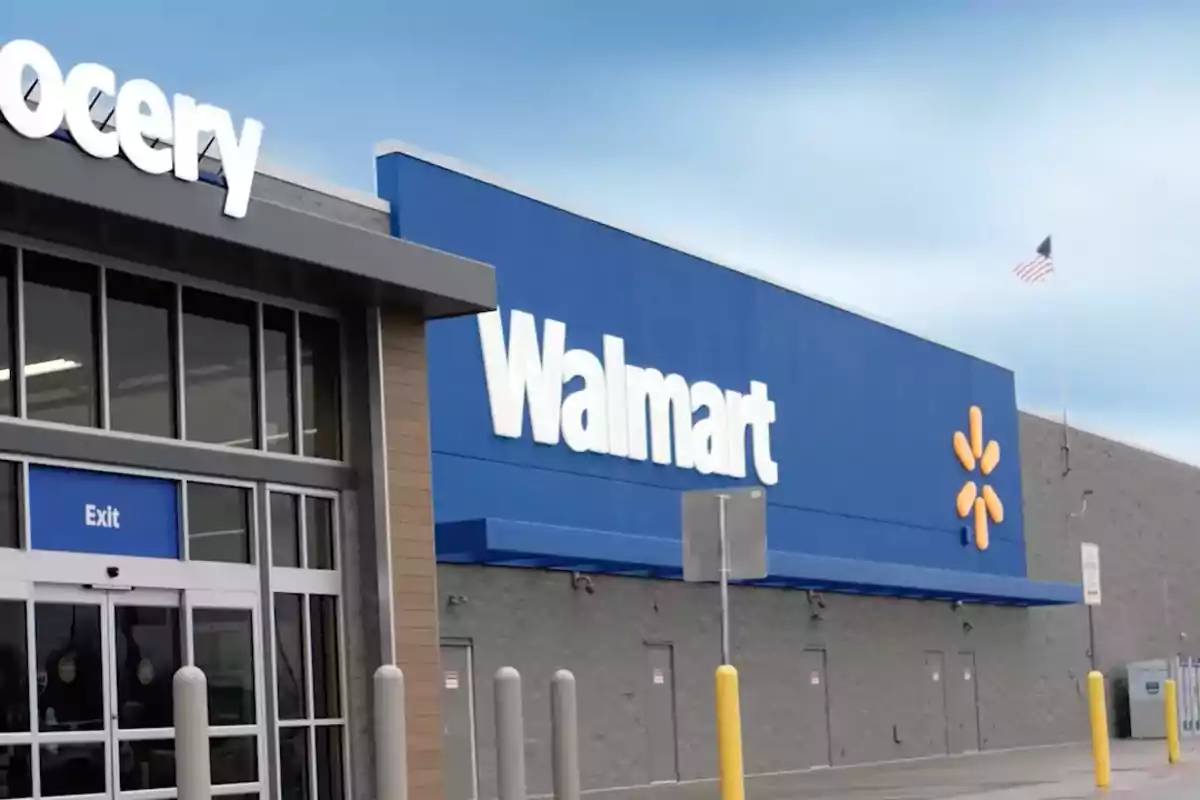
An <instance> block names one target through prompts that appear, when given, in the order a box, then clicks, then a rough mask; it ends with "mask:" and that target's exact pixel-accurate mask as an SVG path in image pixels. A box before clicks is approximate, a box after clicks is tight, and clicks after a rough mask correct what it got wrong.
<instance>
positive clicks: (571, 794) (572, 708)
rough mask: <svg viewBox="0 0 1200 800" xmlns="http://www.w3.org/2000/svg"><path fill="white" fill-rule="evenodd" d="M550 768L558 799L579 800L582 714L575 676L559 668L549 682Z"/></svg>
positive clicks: (555, 796)
mask: <svg viewBox="0 0 1200 800" xmlns="http://www.w3.org/2000/svg"><path fill="white" fill-rule="evenodd" d="M550 727H551V734H550V736H551V741H552V742H553V745H552V749H551V753H550V757H551V758H550V767H551V771H552V772H553V773H554V798H555V800H579V713H578V709H577V708H576V705H575V676H574V675H572V674H571V671H570V670H566V669H560V670H559V671H558V672H556V673H554V680H552V681H551V682H550Z"/></svg>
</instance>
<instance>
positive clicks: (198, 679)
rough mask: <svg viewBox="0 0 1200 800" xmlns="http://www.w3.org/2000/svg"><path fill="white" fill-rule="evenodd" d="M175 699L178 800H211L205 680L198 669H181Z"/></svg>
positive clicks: (175, 687)
mask: <svg viewBox="0 0 1200 800" xmlns="http://www.w3.org/2000/svg"><path fill="white" fill-rule="evenodd" d="M171 690H172V692H173V693H174V696H175V780H176V782H177V783H178V785H179V800H211V798H212V771H211V766H210V764H209V753H208V680H207V679H206V678H205V677H204V673H203V672H201V671H200V669H199V668H198V667H180V668H179V669H178V670H177V671H176V672H175V678H174V679H173V681H172V687H171Z"/></svg>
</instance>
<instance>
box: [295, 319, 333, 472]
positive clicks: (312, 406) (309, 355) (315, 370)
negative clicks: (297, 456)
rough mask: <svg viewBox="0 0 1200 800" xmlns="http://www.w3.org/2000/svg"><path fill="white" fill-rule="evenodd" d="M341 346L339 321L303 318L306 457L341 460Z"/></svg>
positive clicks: (301, 399)
mask: <svg viewBox="0 0 1200 800" xmlns="http://www.w3.org/2000/svg"><path fill="white" fill-rule="evenodd" d="M340 352H341V344H340V342H339V339H338V324H337V321H336V320H332V319H327V318H325V317H314V316H310V315H308V314H301V315H300V362H301V371H300V407H301V410H302V412H303V414H304V455H306V456H316V457H318V458H341V457H342V453H341V447H342V442H341V422H342V421H341V401H340V397H339V394H340V392H341V371H340V368H339V362H340V356H339V353H340Z"/></svg>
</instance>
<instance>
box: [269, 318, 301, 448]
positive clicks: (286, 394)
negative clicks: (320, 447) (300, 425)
mask: <svg viewBox="0 0 1200 800" xmlns="http://www.w3.org/2000/svg"><path fill="white" fill-rule="evenodd" d="M294 318H295V314H294V313H293V312H291V311H284V310H283V309H279V308H272V307H271V306H266V307H264V308H263V371H264V373H265V376H266V394H267V431H266V435H267V449H268V450H270V451H271V452H273V453H294V452H296V444H295V439H294V438H293V436H292V433H293V431H294V429H295V427H296V418H295V413H294V410H295V407H294V406H293V405H292V401H293V400H294V399H295V396H296V382H295V375H296V358H295V350H294V349H293V348H292V343H293V342H294V341H295V330H294V328H293V319H294Z"/></svg>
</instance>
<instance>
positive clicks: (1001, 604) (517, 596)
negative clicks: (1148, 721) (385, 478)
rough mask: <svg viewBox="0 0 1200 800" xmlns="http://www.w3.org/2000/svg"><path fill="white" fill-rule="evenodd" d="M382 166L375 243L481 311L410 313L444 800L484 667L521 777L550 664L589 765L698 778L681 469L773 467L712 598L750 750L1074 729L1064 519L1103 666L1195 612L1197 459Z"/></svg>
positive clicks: (415, 160)
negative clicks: (571, 695) (454, 275)
mask: <svg viewBox="0 0 1200 800" xmlns="http://www.w3.org/2000/svg"><path fill="white" fill-rule="evenodd" d="M377 178H378V188H379V192H380V195H381V196H382V197H383V198H384V199H386V200H388V201H389V202H390V203H391V207H392V209H393V216H392V233H393V234H394V235H397V236H400V237H402V238H403V239H405V240H407V241H411V242H415V243H420V244H423V245H426V246H430V247H433V248H437V249H439V250H445V251H449V252H453V253H457V254H460V255H463V256H466V257H468V258H473V259H478V260H480V261H484V262H487V263H489V264H492V265H494V267H495V269H496V279H497V304H498V307H499V308H498V310H496V311H491V312H487V313H483V314H480V315H477V316H474V317H467V318H460V319H450V320H442V321H436V322H431V323H429V325H428V328H427V330H428V338H427V346H428V358H429V391H430V411H431V414H430V431H431V440H432V449H433V453H432V464H433V492H434V513H435V521H436V548H437V556H438V560H439V564H440V565H439V569H438V587H437V592H438V605H439V624H440V630H439V635H440V638H441V641H442V664H441V668H442V670H443V682H442V696H443V704H442V714H443V725H444V730H445V736H444V745H443V746H444V750H443V761H444V770H443V772H444V775H445V781H446V786H445V789H446V797H447V798H448V800H465V799H466V798H471V797H475V796H479V797H491V796H494V792H495V789H494V786H495V763H494V749H493V740H492V730H493V722H492V716H491V714H492V699H491V693H490V692H491V676H492V675H493V673H494V672H495V670H496V669H497V668H498V667H500V666H502V665H512V666H515V667H517V668H518V669H519V670H521V672H522V675H523V676H524V679H525V683H526V708H525V712H526V717H527V726H528V730H527V738H528V743H527V756H528V760H529V774H530V784H531V792H534V793H546V792H549V791H550V788H551V785H550V769H549V763H550V748H549V709H548V703H549V701H548V685H549V680H550V678H551V676H552V674H553V672H554V671H555V670H556V669H558V668H561V667H566V668H569V669H571V670H573V671H574V673H575V675H576V677H577V680H578V687H579V703H580V707H579V714H580V720H581V722H580V725H581V731H580V737H581V747H582V755H581V759H582V772H583V775H582V779H583V785H584V787H585V788H586V789H597V790H598V789H621V788H628V787H650V786H657V785H659V784H670V783H675V782H679V781H688V780H697V779H700V780H702V779H711V778H712V777H713V776H714V775H715V774H716V762H715V759H716V753H715V734H714V726H713V711H712V707H713V705H712V671H713V669H714V667H715V666H716V665H717V664H718V663H719V657H720V638H719V600H718V593H717V590H716V588H715V587H714V586H711V585H697V584H688V583H684V582H682V581H681V580H680V572H681V552H680V551H681V547H680V522H681V520H680V516H681V514H680V505H681V497H680V496H681V493H682V492H684V491H686V490H690V489H703V488H713V489H715V488H720V487H728V486H740V485H757V486H762V487H765V489H766V497H767V501H768V512H767V542H768V573H769V574H768V577H767V578H766V579H765V580H762V581H759V582H756V583H755V584H754V585H752V586H744V587H735V589H734V591H733V592H732V624H733V631H732V639H733V641H732V649H733V662H734V663H735V664H736V665H737V666H738V668H739V670H740V673H741V677H742V711H743V731H744V737H745V752H746V768H747V772H748V773H751V774H763V773H777V772H781V771H791V770H802V769H807V768H810V767H815V766H822V765H825V766H828V765H847V764H854V763H865V762H876V761H883V760H891V759H905V758H914V757H923V756H935V755H945V754H948V753H962V752H969V751H975V750H990V749H997V748H1010V747H1019V746H1028V745H1041V744H1052V743H1057V742H1065V741H1074V740H1079V739H1083V738H1085V737H1086V736H1087V730H1088V729H1087V723H1086V707H1085V702H1084V694H1083V689H1084V678H1085V676H1086V674H1087V672H1088V670H1089V668H1090V664H1091V658H1090V656H1089V649H1090V642H1089V637H1088V621H1087V612H1086V609H1085V608H1084V606H1083V605H1082V593H1081V586H1080V583H1081V565H1080V542H1081V541H1090V542H1095V543H1098V544H1100V546H1101V551H1102V561H1103V564H1104V576H1105V582H1104V588H1105V600H1104V603H1105V604H1104V605H1103V606H1102V607H1100V608H1099V609H1097V610H1096V647H1095V650H1096V658H1097V662H1098V664H1099V665H1100V667H1101V668H1102V669H1105V670H1106V671H1109V672H1112V671H1113V670H1114V669H1115V668H1116V667H1118V666H1119V665H1120V664H1122V663H1124V662H1126V661H1133V660H1139V659H1143V658H1162V657H1166V656H1167V655H1168V654H1173V653H1180V652H1186V650H1187V647H1188V644H1187V642H1188V639H1187V632H1188V630H1189V626H1193V627H1192V630H1191V637H1192V640H1193V641H1194V640H1195V637H1196V636H1197V634H1198V633H1200V631H1198V630H1196V629H1195V626H1197V625H1198V624H1200V592H1197V589H1196V583H1195V581H1194V580H1193V579H1192V577H1191V575H1192V574H1193V573H1194V569H1195V568H1196V567H1197V566H1198V564H1197V562H1198V561H1200V548H1197V546H1196V545H1195V531H1196V529H1197V527H1196V525H1197V523H1200V514H1198V513H1197V511H1196V510H1195V509H1196V503H1197V501H1196V498H1197V497H1200V473H1197V472H1196V471H1195V470H1193V469H1191V468H1189V467H1185V466H1183V465H1180V464H1177V463H1174V462H1170V461H1167V460H1166V459H1162V458H1158V457H1156V456H1153V455H1150V454H1147V453H1144V452H1139V451H1136V450H1133V449H1132V448H1128V447H1125V446H1123V445H1119V444H1116V443H1114V442H1110V441H1106V440H1103V439H1100V438H1098V437H1094V436H1091V435H1088V434H1084V433H1082V432H1078V431H1075V432H1072V434H1071V436H1070V437H1069V439H1068V441H1067V443H1068V445H1069V452H1068V453H1066V454H1064V451H1063V431H1062V427H1061V425H1059V424H1057V423H1055V422H1052V421H1049V420H1045V419H1042V418H1040V417H1036V416H1033V415H1028V414H1023V413H1021V412H1020V411H1018V408H1017V405H1016V400H1015V391H1014V375H1013V374H1012V372H1010V371H1008V370H1006V369H1003V368H1001V367H999V366H996V365H994V364H990V363H986V362H984V361H981V360H979V359H977V358H973V357H971V356H969V355H965V354H963V353H960V352H956V351H954V350H950V349H948V348H945V347H941V346H939V345H936V344H933V343H931V342H929V341H925V340H922V339H919V338H917V337H915V336H911V335H909V334H906V333H904V332H901V331H899V330H896V329H894V328H891V327H888V326H886V325H882V324H879V323H877V322H874V321H871V320H868V319H864V318H862V317H859V316H856V315H854V314H851V313H848V312H846V311H844V310H841V309H839V308H836V307H833V306H831V305H828V304H825V303H822V302H818V301H816V300H813V299H810V298H808V297H805V296H803V295H800V294H797V293H795V292H792V291H788V290H786V289H783V288H780V287H779V286H777V285H774V284H772V283H769V282H766V281H763V280H759V279H757V278H754V277H750V276H748V275H746V274H742V273H739V272H735V271H732V270H730V269H727V268H724V267H721V266H718V265H716V264H713V263H710V262H708V261H705V260H702V259H700V258H696V257H693V256H691V255H688V254H686V253H683V252H680V251H678V250H674V249H671V248H669V247H665V246H662V245H660V244H656V243H654V242H652V241H648V240H647V239H645V238H640V237H639V236H636V235H633V234H631V233H627V232H625V231H622V230H618V229H615V228H613V227H610V226H608V225H605V224H602V223H600V222H597V221H595V220H593V219H590V218H587V217H584V216H581V215H579V214H576V213H572V212H570V211H568V210H565V209H564V208H563V207H561V206H556V205H555V204H553V203H551V202H547V201H545V200H542V199H539V198H537V197H533V196H530V195H529V194H528V193H523V192H520V191H517V190H514V189H511V188H507V187H505V186H504V185H502V184H501V183H500V182H499V181H497V180H495V179H492V178H489V177H488V176H486V175H482V174H479V173H475V172H473V171H471V170H470V169H467V168H464V167H460V166H457V165H456V164H454V163H452V162H449V161H447V160H445V159H441V158H439V157H436V156H428V155H423V154H421V153H419V152H417V151H415V150H412V149H410V148H407V147H405V146H403V145H394V146H383V147H382V148H381V149H380V153H379V156H378V161H377ZM1068 456H1069V458H1068ZM1068 463H1069V465H1070V469H1069V470H1067V469H1066V468H1065V467H1066V465H1067V464H1068ZM1064 472H1065V473H1066V474H1065V475H1064ZM1085 491H1086V492H1088V494H1087V495H1086V498H1087V499H1088V502H1089V505H1088V506H1087V507H1086V508H1081V507H1082V505H1083V504H1082V501H1083V499H1084V498H1085V494H1084V493H1085ZM734 533H735V534H736V531H735V532H734ZM1164 603H1165V605H1164ZM1115 702H1116V701H1114V703H1115ZM1113 717H1114V719H1115V720H1116V721H1117V723H1118V724H1119V723H1120V717H1121V715H1120V714H1119V713H1116V709H1115V708H1114V714H1113ZM638 791H639V792H642V793H645V792H646V791H650V794H654V792H657V791H667V792H669V789H655V790H652V791H651V790H638Z"/></svg>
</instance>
